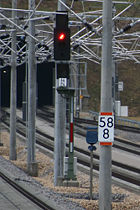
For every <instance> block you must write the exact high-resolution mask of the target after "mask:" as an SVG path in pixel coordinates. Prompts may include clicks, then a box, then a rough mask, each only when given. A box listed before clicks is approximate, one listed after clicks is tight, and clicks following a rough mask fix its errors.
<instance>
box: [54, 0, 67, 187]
mask: <svg viewBox="0 0 140 210" xmlns="http://www.w3.org/2000/svg"><path fill="white" fill-rule="evenodd" d="M63 2H64V3H65V2H66V0H63ZM58 11H66V9H65V7H64V6H63V5H62V4H61V3H60V2H59V1H58ZM55 72H56V73H55V81H56V83H55V141H54V185H55V186H59V185H62V182H63V166H64V155H65V144H66V143H65V142H66V134H65V128H66V99H65V98H63V97H62V96H61V95H60V94H59V93H58V92H57V87H58V79H57V63H56V64H55Z"/></svg>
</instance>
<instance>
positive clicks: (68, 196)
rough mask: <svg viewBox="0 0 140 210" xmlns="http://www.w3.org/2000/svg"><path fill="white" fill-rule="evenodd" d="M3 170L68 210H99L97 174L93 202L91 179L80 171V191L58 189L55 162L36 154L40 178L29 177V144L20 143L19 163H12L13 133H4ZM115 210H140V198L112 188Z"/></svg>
mask: <svg viewBox="0 0 140 210" xmlns="http://www.w3.org/2000/svg"><path fill="white" fill-rule="evenodd" d="M0 137H1V142H2V143H3V144H4V145H3V146H2V147H0V167H1V168H4V169H5V170H7V171H8V172H10V174H11V175H12V176H14V177H15V180H18V181H19V182H22V183H24V184H25V185H28V187H29V186H30V188H31V190H32V191H35V192H36V193H37V194H40V195H44V196H45V197H47V198H48V199H50V200H53V201H54V202H55V203H57V204H58V205H60V206H62V207H63V208H64V209H66V210H67V209H68V210H69V209H73V210H74V209H75V210H83V209H86V210H98V209H99V207H98V201H99V194H98V191H99V190H98V178H97V177H95V176H94V171H93V200H89V176H88V175H85V174H84V173H82V172H80V171H78V173H77V180H78V182H79V184H80V185H79V187H54V184H53V159H51V158H49V157H48V156H46V155H44V154H42V153H40V152H39V151H37V152H36V160H37V162H38V168H39V175H38V177H31V176H28V174H27V172H26V168H27V150H26V145H25V143H23V142H21V141H20V140H19V139H17V160H16V161H9V133H8V132H7V131H1V136H0ZM112 209H113V210H140V195H138V194H135V193H131V192H129V191H127V190H125V189H122V188H120V187H118V186H116V185H112Z"/></svg>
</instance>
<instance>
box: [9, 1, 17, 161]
mask: <svg viewBox="0 0 140 210" xmlns="http://www.w3.org/2000/svg"><path fill="white" fill-rule="evenodd" d="M12 8H13V9H16V8H17V0H12ZM16 16H17V12H16V11H15V10H13V11H12V19H13V22H14V23H16ZM11 47H12V49H13V51H12V52H11V88H10V157H9V159H10V160H16V159H17V154H16V101H17V100H16V97H17V95H16V92H17V89H16V86H17V85H16V82H17V72H16V28H15V26H13V32H12V46H11ZM14 51H15V52H14Z"/></svg>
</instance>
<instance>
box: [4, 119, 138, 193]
mask: <svg viewBox="0 0 140 210" xmlns="http://www.w3.org/2000/svg"><path fill="white" fill-rule="evenodd" d="M49 122H50V120H49ZM4 123H5V125H6V126H7V127H8V126H9V122H8V120H7V122H6V121H5V122H4ZM17 132H18V133H19V134H20V135H22V136H24V137H25V136H26V135H25V133H26V131H25V122H23V121H22V120H21V119H20V118H17ZM36 143H37V145H39V146H41V147H42V148H44V150H45V149H47V153H48V151H50V152H51V153H52V152H53V149H54V137H53V136H50V135H48V134H46V133H44V132H42V131H41V130H40V129H36ZM66 146H67V148H68V144H66ZM130 146H131V147H132V145H130ZM137 146H138V148H137V150H139V145H134V144H133V147H137ZM124 147H125V146H124ZM121 149H122V148H121ZM74 151H75V156H77V160H78V164H79V167H80V168H84V170H86V171H89V167H90V153H89V151H87V150H86V149H85V150H84V149H81V148H78V147H76V146H75V147H74ZM134 151H135V149H134V148H133V150H132V149H131V151H130V150H129V153H130V154H131V153H132V154H135V153H134ZM139 155H140V154H139V153H138V154H137V157H138V159H139ZM93 162H94V166H93V169H94V173H96V174H98V173H99V155H98V154H94V155H93ZM87 173H88V172H87ZM112 179H113V181H114V182H115V183H117V184H119V185H123V187H126V188H127V189H131V190H133V191H135V192H137V193H139V192H140V169H139V168H136V167H134V166H130V165H128V164H127V165H125V164H123V163H121V162H118V161H115V160H113V161H112Z"/></svg>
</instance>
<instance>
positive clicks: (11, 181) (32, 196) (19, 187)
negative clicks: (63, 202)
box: [0, 169, 58, 210]
mask: <svg viewBox="0 0 140 210" xmlns="http://www.w3.org/2000/svg"><path fill="white" fill-rule="evenodd" d="M0 177H1V178H2V179H3V180H5V181H6V182H7V183H8V184H9V185H11V186H12V187H13V188H14V189H16V190H17V191H18V192H20V193H21V194H22V195H24V196H25V197H26V198H28V199H29V200H30V201H32V202H33V203H34V204H36V205H37V206H38V207H40V208H41V209H45V210H57V209H58V207H57V206H54V205H53V204H51V203H50V201H48V203H47V202H45V201H43V200H42V199H41V198H39V196H38V195H35V194H33V192H30V190H29V189H28V190H27V187H25V186H23V185H21V184H20V183H18V180H17V181H16V179H15V180H14V179H13V178H12V177H10V175H8V174H7V172H6V171H4V172H3V169H0Z"/></svg>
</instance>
